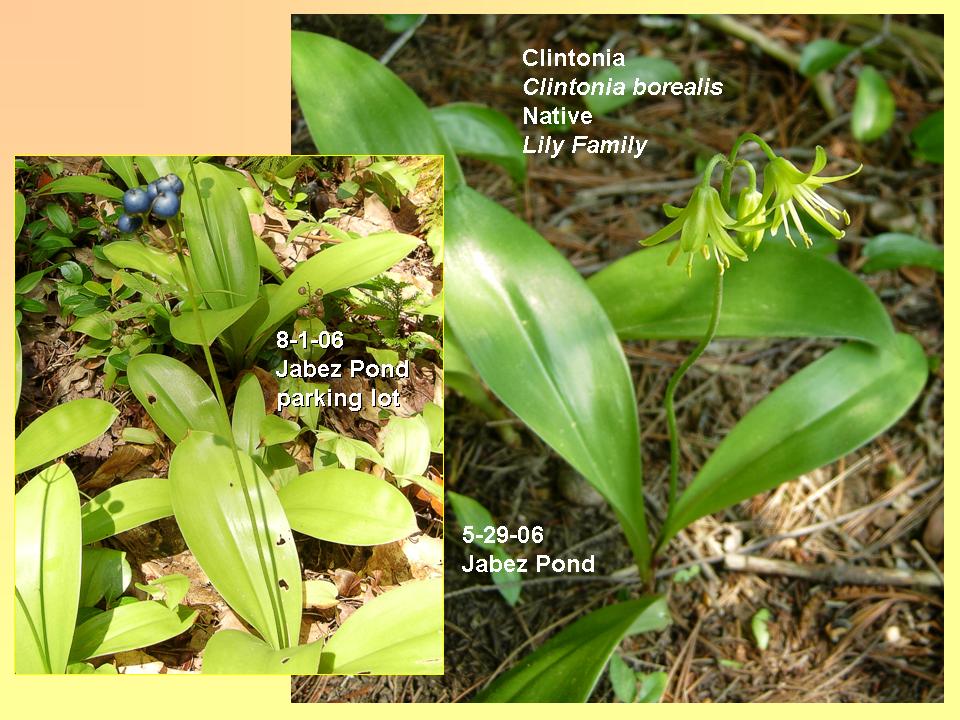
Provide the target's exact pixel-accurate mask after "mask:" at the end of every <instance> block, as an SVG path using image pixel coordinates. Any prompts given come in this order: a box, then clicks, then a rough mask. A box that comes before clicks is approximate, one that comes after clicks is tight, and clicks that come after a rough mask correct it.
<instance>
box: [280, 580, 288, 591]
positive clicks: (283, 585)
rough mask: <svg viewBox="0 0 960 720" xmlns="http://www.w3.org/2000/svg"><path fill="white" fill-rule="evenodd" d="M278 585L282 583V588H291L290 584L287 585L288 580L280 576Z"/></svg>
mask: <svg viewBox="0 0 960 720" xmlns="http://www.w3.org/2000/svg"><path fill="white" fill-rule="evenodd" d="M278 585H280V588H281V589H282V590H289V589H290V586H289V585H287V581H286V580H284V579H283V578H280V582H279V583H278Z"/></svg>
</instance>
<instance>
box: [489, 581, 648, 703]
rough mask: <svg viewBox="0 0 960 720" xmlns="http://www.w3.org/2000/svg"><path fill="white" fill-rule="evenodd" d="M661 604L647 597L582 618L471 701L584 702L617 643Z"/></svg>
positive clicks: (607, 607)
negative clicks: (653, 608) (475, 699)
mask: <svg viewBox="0 0 960 720" xmlns="http://www.w3.org/2000/svg"><path fill="white" fill-rule="evenodd" d="M663 604H664V600H663V598H662V597H659V596H651V597H644V598H640V599H638V600H631V601H629V602H624V603H617V604H616V605H607V606H606V607H603V608H600V609H599V610H594V611H593V612H591V613H589V614H587V615H584V616H583V617H582V618H580V619H579V620H577V621H576V622H575V623H573V624H572V625H568V626H567V627H565V628H564V629H563V630H561V631H560V632H559V633H557V634H556V635H554V636H553V637H552V638H550V639H549V640H547V642H545V643H544V644H543V645H541V646H540V647H539V648H538V649H537V650H536V651H534V652H533V653H531V654H530V655H527V656H526V657H525V658H523V659H522V660H521V661H520V662H519V663H518V664H517V665H516V666H515V667H514V668H512V669H511V670H509V671H508V672H506V673H504V674H503V675H501V676H500V677H498V678H497V679H496V680H494V682H493V684H492V685H490V687H488V688H487V689H486V690H484V691H483V692H481V693H480V695H479V696H478V697H477V700H478V701H479V702H489V703H492V702H581V703H582V702H586V701H587V700H588V699H589V698H590V694H591V693H592V692H593V688H594V686H595V685H596V684H597V680H599V679H600V675H601V674H602V673H603V669H604V667H606V665H607V662H608V661H609V660H610V656H611V655H612V654H613V651H614V650H615V649H616V648H617V646H618V645H619V644H620V641H621V640H622V639H623V638H624V637H625V636H627V635H628V634H630V631H631V628H633V627H635V626H636V625H637V621H638V620H639V619H640V618H642V617H643V616H644V615H645V614H646V613H648V612H649V611H650V610H651V608H652V607H653V606H655V605H663ZM659 612H660V611H659V610H658V611H657V614H659ZM661 627H662V626H661Z"/></svg>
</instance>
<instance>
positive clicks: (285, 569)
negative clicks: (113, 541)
mask: <svg viewBox="0 0 960 720" xmlns="http://www.w3.org/2000/svg"><path fill="white" fill-rule="evenodd" d="M239 462H240V469H241V470H242V476H241V474H240V472H238V468H237V464H236V463H237V458H236V457H235V455H234V452H233V450H232V449H231V447H230V446H229V445H228V444H227V441H225V440H223V439H221V438H218V437H216V436H215V435H211V434H210V433H207V432H199V431H191V433H190V434H189V435H188V436H187V437H186V439H184V440H183V442H181V443H180V445H178V446H177V449H176V450H175V451H174V453H173V457H172V459H171V460H170V473H169V475H170V483H171V493H170V497H171V500H172V502H173V510H174V515H175V517H176V519H177V524H178V525H179V526H180V530H181V532H182V533H183V538H184V540H185V541H186V543H187V546H188V547H189V548H190V550H191V551H192V552H193V554H194V556H196V559H197V562H198V563H199V564H200V567H201V568H203V571H204V572H205V573H206V574H207V577H209V578H210V582H211V583H213V586H214V587H215V588H216V589H217V592H219V593H220V594H221V595H222V596H223V598H224V600H226V601H227V603H228V604H229V605H230V607H231V608H233V609H234V610H235V611H236V612H237V614H238V615H240V617H242V618H243V619H244V620H246V621H247V622H248V623H250V624H251V625H252V626H253V627H254V628H256V630H257V631H258V632H259V633H260V634H261V635H262V636H263V638H264V639H265V640H266V641H267V642H268V643H270V645H271V646H273V647H274V648H275V649H282V648H286V647H290V646H291V645H295V644H296V642H297V638H298V637H299V632H300V611H301V602H302V590H301V584H300V583H301V580H300V561H299V559H298V557H297V548H296V545H295V544H294V542H293V533H292V532H291V531H290V526H289V524H288V523H287V518H286V516H285V515H284V512H283V508H282V507H281V506H280V501H279V500H278V499H277V495H276V493H275V492H274V490H273V488H272V487H270V484H269V483H268V482H267V479H266V477H264V474H263V472H262V471H261V470H260V469H259V468H258V467H257V466H256V464H255V463H254V462H253V460H252V459H250V458H249V457H247V456H245V455H240V456H239Z"/></svg>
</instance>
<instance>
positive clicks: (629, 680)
mask: <svg viewBox="0 0 960 720" xmlns="http://www.w3.org/2000/svg"><path fill="white" fill-rule="evenodd" d="M607 675H608V676H609V677H610V685H611V686H612V687H613V694H614V695H616V696H617V700H619V701H620V702H622V703H632V702H633V701H634V700H636V699H637V674H636V673H635V672H634V671H633V669H632V668H631V667H630V666H629V665H627V663H626V662H625V661H624V659H623V658H622V657H620V656H619V655H617V654H616V653H614V654H613V655H611V656H610V667H609V668H607Z"/></svg>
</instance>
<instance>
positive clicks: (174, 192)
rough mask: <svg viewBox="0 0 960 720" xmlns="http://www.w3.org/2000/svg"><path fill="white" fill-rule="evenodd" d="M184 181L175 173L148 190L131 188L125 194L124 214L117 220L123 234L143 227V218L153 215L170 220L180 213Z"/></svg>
mask: <svg viewBox="0 0 960 720" xmlns="http://www.w3.org/2000/svg"><path fill="white" fill-rule="evenodd" d="M181 195H183V180H181V179H180V177H179V176H177V175H175V174H174V173H170V174H169V175H164V176H163V177H162V178H158V179H157V180H154V181H153V182H152V183H150V184H149V185H147V186H146V188H138V187H137V188H130V189H129V190H127V191H126V192H125V193H124V194H123V210H124V214H123V215H121V216H120V218H119V219H118V220H117V228H118V229H119V230H120V232H122V233H132V232H136V231H137V230H139V229H140V226H141V225H143V216H145V215H147V214H152V215H153V216H154V217H157V218H160V219H161V220H168V219H170V218H172V217H173V216H174V215H176V214H177V213H178V212H180V196H181Z"/></svg>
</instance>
